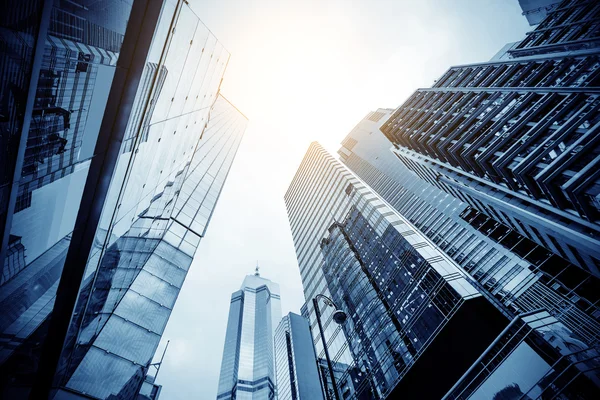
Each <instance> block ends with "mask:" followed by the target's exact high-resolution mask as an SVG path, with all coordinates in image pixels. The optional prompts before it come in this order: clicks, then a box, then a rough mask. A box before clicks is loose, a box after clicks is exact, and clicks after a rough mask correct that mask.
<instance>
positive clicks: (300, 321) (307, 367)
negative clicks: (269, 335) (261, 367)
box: [275, 313, 323, 400]
mask: <svg viewBox="0 0 600 400" xmlns="http://www.w3.org/2000/svg"><path fill="white" fill-rule="evenodd" d="M275 371H276V375H277V399H278V400H302V399H311V400H323V391H322V389H321V381H320V378H319V371H318V369H317V358H316V355H315V348H314V346H313V339H312V336H311V334H310V327H309V325H308V320H307V319H306V318H304V317H302V316H300V315H297V314H294V313H289V314H288V315H286V316H285V317H283V319H282V320H281V322H279V325H278V326H277V329H276V330H275Z"/></svg>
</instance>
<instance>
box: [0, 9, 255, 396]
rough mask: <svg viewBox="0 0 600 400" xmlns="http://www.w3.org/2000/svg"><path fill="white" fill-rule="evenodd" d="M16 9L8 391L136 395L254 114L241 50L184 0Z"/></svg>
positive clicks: (3, 225)
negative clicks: (245, 94) (236, 52)
mask: <svg viewBox="0 0 600 400" xmlns="http://www.w3.org/2000/svg"><path fill="white" fill-rule="evenodd" d="M3 10H4V11H6V13H3V15H2V17H0V18H2V21H1V22H2V25H1V26H2V27H1V29H0V34H1V35H2V40H3V43H5V44H6V46H8V47H6V46H5V47H3V50H9V51H8V52H6V53H3V55H2V63H0V74H1V75H2V77H3V79H2V84H1V85H0V90H1V94H0V95H1V96H2V97H1V98H2V107H3V108H2V110H3V111H2V119H1V121H0V124H2V129H1V131H0V137H1V140H0V141H1V142H2V143H3V146H4V144H5V145H6V146H4V149H2V151H3V153H2V155H1V157H0V160H1V162H2V177H3V178H2V179H3V181H2V182H1V183H0V185H1V186H0V192H1V193H2V195H0V205H1V209H0V215H2V217H1V221H0V235H1V237H2V240H3V241H2V247H1V251H0V266H2V267H3V271H2V272H3V273H2V284H1V286H0V304H1V307H2V309H3V313H2V315H1V316H0V332H1V335H0V337H1V340H0V376H1V377H2V378H1V380H0V393H1V395H0V397H5V398H25V397H27V396H28V394H29V393H30V396H31V398H48V397H50V398H56V399H62V398H65V397H69V398H89V399H106V398H123V399H125V398H134V397H135V396H136V395H137V393H138V392H139V390H140V386H141V385H142V382H143V381H144V379H145V376H146V375H147V373H148V370H149V367H150V363H151V360H152V356H153V354H154V352H155V350H156V347H157V345H158V342H159V339H160V336H161V334H162V333H163V330H164V327H165V324H166V322H167V320H168V318H169V315H170V312H171V310H172V308H173V304H174V303H175V300H176V298H177V295H178V293H179V290H180V288H181V285H182V283H183V280H184V279H185V276H186V273H187V270H188V268H189V266H190V264H191V261H192V258H193V256H194V253H195V250H196V248H197V247H198V244H199V242H200V240H201V238H202V237H203V236H204V235H205V234H206V227H207V224H208V222H209V220H210V217H211V214H212V211H213V209H214V207H215V204H216V201H217V199H218V196H219V193H220V191H221V189H222V187H223V184H224V182H225V179H226V177H227V173H228V171H229V168H230V166H231V163H232V162H233V159H234V156H235V153H236V151H237V148H238V146H239V143H240V140H241V138H242V135H243V132H244V129H245V126H246V123H247V120H246V118H245V117H244V116H243V115H242V114H241V113H240V112H239V111H238V110H237V109H236V108H235V107H233V106H232V105H231V104H230V103H229V101H227V100H226V99H225V98H224V97H223V96H221V95H220V94H219V87H220V83H221V80H222V77H223V73H224V70H225V67H226V65H227V62H228V59H229V53H228V52H227V50H225V49H224V48H223V46H222V45H221V44H220V43H219V42H218V41H217V40H216V38H215V37H214V36H213V35H212V34H211V33H210V31H209V30H208V29H207V28H206V27H205V26H204V25H203V24H202V22H201V21H200V19H199V18H198V16H197V15H196V14H194V12H193V11H192V10H191V9H190V8H189V6H188V5H187V2H185V1H183V0H178V1H164V2H163V1H150V2H147V1H142V0H134V1H132V2H128V3H125V2H122V1H118V0H100V1H98V0H93V1H92V0H80V1H78V2H77V3H75V2H72V1H67V0H55V1H48V0H46V1H41V0H28V1H25V2H23V1H18V2H17V1H12V2H11V4H10V5H9V6H8V7H5V8H4V9H3ZM6 148H9V149H10V151H8V152H6V151H5V149H6ZM149 381H151V379H149ZM49 393H50V395H49Z"/></svg>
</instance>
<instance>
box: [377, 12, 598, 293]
mask: <svg viewBox="0 0 600 400" xmlns="http://www.w3.org/2000/svg"><path fill="white" fill-rule="evenodd" d="M598 13H600V3H598V2H584V1H563V2H562V3H560V4H559V5H558V8H556V9H554V10H553V11H551V12H550V13H549V14H548V16H547V17H546V18H545V19H544V20H543V21H542V22H541V23H540V24H539V25H538V27H537V28H536V29H535V30H534V31H533V32H530V33H529V34H528V35H527V38H525V39H524V40H523V41H521V42H519V44H518V45H516V46H515V47H514V48H512V49H510V50H508V53H509V54H510V56H511V57H513V58H512V59H511V60H505V61H499V62H486V63H480V64H472V65H463V66H458V67H452V68H450V69H449V70H448V71H447V72H446V73H445V74H444V75H443V76H442V77H441V78H440V79H439V80H438V81H437V82H436V83H435V85H434V86H433V87H432V88H428V89H418V90H417V91H416V92H415V93H414V94H413V95H412V96H411V97H410V98H409V99H408V100H407V101H406V102H405V103H403V104H402V105H401V106H400V107H398V109H397V110H396V111H395V112H394V113H393V114H392V116H391V117H390V118H389V120H388V121H386V122H385V123H384V124H383V127H382V131H383V132H384V134H385V135H386V136H387V137H388V138H389V140H390V141H391V142H392V143H393V144H394V146H395V147H396V148H395V149H394V152H395V154H396V155H397V156H398V157H399V158H400V159H401V160H402V161H403V162H404V164H405V165H406V166H407V167H408V168H409V169H411V170H413V171H414V172H415V173H416V174H417V175H419V176H420V177H421V178H422V179H424V180H426V181H428V182H430V183H431V184H432V185H434V186H436V187H438V188H440V189H442V190H444V191H446V192H447V193H450V194H452V195H453V196H454V197H456V198H458V199H460V200H462V201H464V202H465V203H468V204H469V205H470V207H469V209H466V210H465V211H464V214H463V217H464V218H465V220H467V221H469V222H471V223H473V225H475V226H477V227H478V228H479V227H481V224H480V222H482V223H485V222H486V220H487V219H488V218H491V222H489V223H488V224H487V225H486V226H485V227H484V228H483V229H482V231H483V232H484V233H487V232H491V230H490V228H491V226H490V224H493V223H494V221H496V222H499V223H501V224H505V225H507V226H509V227H510V228H512V229H514V230H515V231H516V232H518V233H520V234H521V235H522V236H524V237H526V238H528V239H530V240H531V241H533V242H535V243H537V244H538V245H540V246H542V247H544V248H546V249H547V250H549V251H550V252H552V253H554V254H556V255H557V256H559V257H561V258H563V259H565V260H566V261H568V262H569V263H571V264H573V265H577V266H579V267H581V269H582V270H583V271H586V272H591V273H593V274H595V275H596V276H600V239H599V238H600V223H599V218H600V201H599V199H600V197H599V196H600V181H599V179H600V177H599V175H598V171H599V168H598V167H599V165H600V158H599V157H598V151H599V149H600V146H599V141H600V133H599V132H600V113H599V112H598V109H599V107H600V100H599V99H598V94H599V91H600V89H599V87H600V68H599V67H600V62H599V60H598V53H599V52H600V40H598V38H597V37H596V33H597V32H598V30H599V29H600V22H599V21H598V19H597V18H595V16H596V15H597V14H598ZM567 27H568V28H567ZM584 276H585V275H584ZM575 280H576V281H578V282H581V280H580V278H579V277H576V278H575ZM596 292H597V290H596Z"/></svg>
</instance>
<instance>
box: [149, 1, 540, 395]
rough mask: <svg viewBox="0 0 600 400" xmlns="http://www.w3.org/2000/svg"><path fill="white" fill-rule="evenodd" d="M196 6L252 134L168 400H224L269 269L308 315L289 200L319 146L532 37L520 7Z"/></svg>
mask: <svg viewBox="0 0 600 400" xmlns="http://www.w3.org/2000/svg"><path fill="white" fill-rule="evenodd" d="M189 3H190V6H191V7H192V9H193V10H194V11H195V12H196V14H198V15H199V16H200V18H201V19H202V21H203V22H204V23H205V24H206V25H207V26H208V28H209V29H210V30H211V31H212V32H213V33H214V34H215V35H216V37H217V38H218V39H219V40H220V42H221V43H223V45H224V46H225V47H226V48H227V49H228V50H229V52H230V53H231V58H230V60H229V65H228V67H227V71H226V72H225V77H224V81H223V84H222V86H221V92H222V94H223V95H224V96H225V97H227V98H228V99H229V100H230V101H231V102H232V103H233V104H235V105H236V106H237V107H238V109H240V110H241V111H242V112H243V113H244V114H245V115H246V116H247V117H248V118H249V124H248V128H247V130H246V133H245V136H244V139H243V140H242V144H241V146H240V148H239V151H238V154H237V157H236V160H235V162H234V164H233V166H232V168H231V171H230V173H229V176H228V179H227V182H226V184H225V187H224V189H223V192H222V193H221V196H220V198H219V201H218V204H217V207H216V209H215V212H214V214H213V217H212V221H211V223H210V226H209V227H208V231H207V234H206V237H205V238H204V239H203V240H202V242H201V244H200V247H199V249H198V252H197V253H196V257H195V259H194V262H193V264H192V266H191V268H190V272H189V273H188V276H187V278H186V281H185V283H184V285H183V289H182V290H181V293H180V295H179V299H178V300H177V303H176V305H175V308H174V310H173V313H172V315H171V318H170V321H169V323H168V325H167V327H166V330H165V333H164V335H163V341H162V342H161V345H160V346H159V349H158V352H157V353H161V352H162V350H163V347H164V345H165V343H166V341H167V340H170V344H169V348H168V351H167V353H166V355H165V358H164V362H163V364H162V367H161V370H160V373H159V376H158V380H157V383H158V384H160V385H163V389H162V393H161V400H179V399H185V400H188V399H214V398H215V397H216V394H217V385H218V379H219V370H220V366H221V356H222V352H223V344H224V340H225V330H226V327H227V315H228V311H229V302H230V296H231V293H232V292H234V291H236V290H239V288H240V285H241V284H242V281H243V279H244V276H245V275H247V274H251V273H253V272H254V267H255V266H256V263H257V262H258V264H259V266H260V273H261V275H262V276H263V277H265V278H268V279H271V280H273V281H275V282H277V283H279V285H280V286H281V304H282V310H283V315H285V314H287V313H288V312H290V311H292V312H296V313H299V312H300V307H301V306H302V304H303V303H304V301H305V300H304V295H303V293H302V283H301V281H300V273H299V270H298V264H297V261H296V256H295V251H294V246H293V241H292V235H291V233H290V228H289V225H288V221H287V214H286V210H285V205H284V202H283V196H284V193H285V191H286V190H287V187H288V185H289V183H290V182H291V180H292V177H293V175H294V173H295V172H296V169H297V168H298V166H299V165H300V162H301V160H302V157H303V155H304V153H305V152H306V150H307V148H308V146H309V144H310V142H312V141H315V140H316V141H319V142H320V143H321V144H322V145H323V146H324V147H325V148H326V149H328V150H330V151H331V152H332V153H335V152H336V151H337V149H338V148H339V143H340V142H341V140H342V139H343V138H344V137H345V135H346V134H347V133H348V132H350V130H351V129H352V128H353V127H354V126H355V125H356V124H357V123H358V122H359V121H360V120H361V119H362V118H363V117H364V116H365V115H366V114H367V113H368V112H369V111H373V110H375V109H376V108H379V107H384V108H388V107H389V108H396V107H398V106H399V105H400V104H401V103H402V102H403V101H404V100H406V99H407V98H408V97H409V96H410V95H411V94H412V92H413V91H414V90H416V89H417V88H419V87H430V86H431V85H432V83H433V81H434V80H435V79H437V78H439V77H440V76H441V75H442V74H443V73H444V72H445V71H446V70H447V69H448V67H450V66H452V65H460V64H468V63H474V62H484V61H486V60H489V59H490V58H491V57H492V56H493V55H494V54H495V53H496V52H497V51H498V50H499V49H500V48H502V47H503V46H504V45H505V44H506V43H508V42H514V41H517V40H520V39H522V38H523V37H524V35H525V32H527V31H529V30H531V28H530V27H529V26H528V25H527V22H526V20H525V17H523V16H522V15H521V10H520V8H519V6H518V1H517V0H396V1H384V0H361V1H352V0H343V1H342V0H339V1H338V0H302V1H301V0H296V1H291V0H276V1H275V0H263V1H258V0H189Z"/></svg>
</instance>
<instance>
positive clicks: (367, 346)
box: [285, 143, 509, 399]
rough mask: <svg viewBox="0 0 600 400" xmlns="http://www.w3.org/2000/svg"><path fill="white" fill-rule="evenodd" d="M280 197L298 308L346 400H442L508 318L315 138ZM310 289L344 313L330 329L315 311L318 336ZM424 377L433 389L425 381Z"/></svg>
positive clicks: (329, 319) (325, 318) (328, 317)
mask: <svg viewBox="0 0 600 400" xmlns="http://www.w3.org/2000/svg"><path fill="white" fill-rule="evenodd" d="M285 199H286V205H287V208H288V216H289V220H290V226H291V228H292V235H293V238H294V245H295V247H296V253H297V257H298V262H299V265H300V272H301V276H302V280H303V286H304V293H305V298H306V299H307V300H308V301H307V304H306V305H305V307H304V312H303V314H305V315H306V316H308V317H309V319H310V321H311V325H312V332H313V336H314V339H315V347H316V349H317V357H318V358H319V359H322V358H323V356H324V350H323V341H325V342H326V343H327V346H328V349H329V353H330V354H331V357H332V359H333V360H332V361H333V365H334V369H335V368H338V367H340V366H345V371H344V372H343V373H342V374H341V376H340V378H339V379H338V380H339V381H340V382H341V383H342V385H341V386H338V389H339V390H340V391H342V390H343V391H344V393H347V394H348V396H349V398H353V399H372V398H374V399H379V398H386V397H388V398H396V397H398V396H399V395H400V394H403V395H405V396H406V397H408V398H441V397H442V396H443V395H444V394H445V393H446V391H448V390H449V389H450V388H451V387H452V386H453V385H454V383H455V382H456V380H458V379H459V378H460V377H461V375H462V374H463V373H464V372H466V371H467V369H468V368H469V367H470V365H471V364H472V363H473V362H474V361H475V360H476V359H477V357H479V355H480V354H481V353H482V352H483V351H484V350H485V348H486V347H487V346H488V345H489V344H490V343H491V342H492V341H493V339H494V338H495V337H496V336H497V335H498V334H499V333H500V332H501V330H502V329H503V328H504V327H505V326H506V325H507V324H508V322H509V320H508V319H507V318H505V317H504V316H502V314H501V313H500V312H499V311H498V310H497V309H496V308H495V307H494V306H493V305H492V304H491V303H490V302H489V301H488V300H487V299H486V298H484V297H483V296H481V295H480V293H479V292H478V291H477V290H476V288H475V287H474V286H473V285H472V284H471V283H470V282H469V280H470V279H469V278H468V277H467V275H466V274H464V272H462V271H461V270H460V268H459V267H458V266H457V265H456V264H455V263H454V262H453V261H452V260H451V259H450V258H448V257H447V256H445V255H444V254H443V253H442V252H441V251H440V250H439V249H438V248H436V247H435V245H433V243H432V242H430V241H429V240H428V239H426V237H425V236H424V235H423V234H422V233H421V232H420V231H419V230H418V229H416V228H415V227H414V226H413V225H412V224H410V222H408V221H407V220H406V219H404V218H403V217H402V216H401V215H399V214H397V213H396V212H395V211H394V210H393V209H392V208H390V207H389V206H387V205H386V204H385V203H384V202H382V201H381V199H380V198H379V197H378V196H377V195H376V194H375V193H374V192H373V191H371V189H370V188H368V187H367V186H365V185H364V184H363V183H362V182H361V181H359V180H358V179H357V178H356V177H354V176H353V175H352V174H351V173H350V172H349V171H348V170H347V169H346V168H344V167H343V165H342V164H341V163H339V162H338V161H336V160H335V159H333V157H331V156H330V155H329V154H328V153H327V152H326V151H325V150H323V148H322V147H321V146H320V145H319V144H317V143H313V144H311V146H310V148H309V150H308V152H307V154H306V156H305V158H304V160H303V161H302V163H301V165H300V167H299V169H298V172H297V174H296V176H295V177H294V179H293V181H292V183H291V184H290V188H289V189H288V192H287V193H286V198H285ZM319 293H321V294H324V295H326V296H328V297H330V298H331V299H332V300H333V301H334V302H335V304H336V305H337V307H339V308H340V309H342V310H343V311H344V312H345V313H346V314H347V315H348V320H347V322H346V323H345V324H344V325H342V326H340V325H336V324H335V323H333V321H332V317H331V311H332V308H331V307H326V308H324V309H323V310H322V314H323V318H322V320H323V321H325V322H324V332H325V338H321V337H320V335H319V334H316V332H318V329H317V328H316V327H315V326H316V323H315V320H316V317H315V314H314V312H315V311H314V308H313V307H311V305H312V302H311V301H310V300H312V299H313V298H314V297H315V296H316V295H317V294H319ZM334 372H337V371H334ZM334 375H338V376H339V375H340V374H339V373H337V374H335V373H334ZM430 376H436V380H437V381H436V385H429V386H427V385H425V386H424V385H423V384H422V383H423V382H424V381H426V380H427V379H429V377H430ZM350 379H351V381H352V382H353V384H352V385H351V386H352V387H347V385H345V382H347V381H348V380H350ZM324 381H325V382H327V379H326V378H325V379H324ZM327 392H329V391H327ZM328 396H329V393H328ZM328 398H331V397H330V396H329V397H328Z"/></svg>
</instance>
